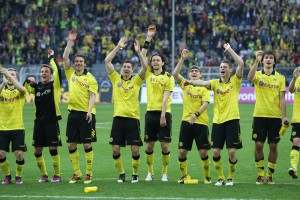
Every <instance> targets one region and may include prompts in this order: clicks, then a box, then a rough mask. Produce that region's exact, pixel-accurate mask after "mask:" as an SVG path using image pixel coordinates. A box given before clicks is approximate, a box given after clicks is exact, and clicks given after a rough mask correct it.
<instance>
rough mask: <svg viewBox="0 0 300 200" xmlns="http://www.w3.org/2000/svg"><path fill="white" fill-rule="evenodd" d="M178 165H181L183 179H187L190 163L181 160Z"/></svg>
mask: <svg viewBox="0 0 300 200" xmlns="http://www.w3.org/2000/svg"><path fill="white" fill-rule="evenodd" d="M182 160H184V161H182ZM178 165H179V169H180V172H181V177H185V176H186V175H187V168H188V161H187V159H186V158H185V159H179V162H178Z"/></svg>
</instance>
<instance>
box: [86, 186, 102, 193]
mask: <svg viewBox="0 0 300 200" xmlns="http://www.w3.org/2000/svg"><path fill="white" fill-rule="evenodd" d="M98 190H99V189H98V187H97V186H93V187H85V188H84V192H85V193H88V192H98Z"/></svg>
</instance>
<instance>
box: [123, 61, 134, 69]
mask: <svg viewBox="0 0 300 200" xmlns="http://www.w3.org/2000/svg"><path fill="white" fill-rule="evenodd" d="M124 63H129V64H131V67H132V68H134V64H133V62H132V61H131V60H128V59H126V60H124V61H123V62H122V67H123V65H124Z"/></svg>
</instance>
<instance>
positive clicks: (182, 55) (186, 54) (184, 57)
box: [181, 49, 189, 59]
mask: <svg viewBox="0 0 300 200" xmlns="http://www.w3.org/2000/svg"><path fill="white" fill-rule="evenodd" d="M188 54H189V50H188V49H183V50H182V51H181V58H182V59H186V58H187V57H188Z"/></svg>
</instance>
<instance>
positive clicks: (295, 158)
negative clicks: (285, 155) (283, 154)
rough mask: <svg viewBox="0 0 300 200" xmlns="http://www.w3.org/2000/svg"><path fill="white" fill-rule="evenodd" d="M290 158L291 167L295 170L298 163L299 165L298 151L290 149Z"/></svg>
mask: <svg viewBox="0 0 300 200" xmlns="http://www.w3.org/2000/svg"><path fill="white" fill-rule="evenodd" d="M290 158H291V166H292V168H294V169H295V170H297V168H298V163H299V151H298V150H296V149H292V151H291V153H290Z"/></svg>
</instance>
